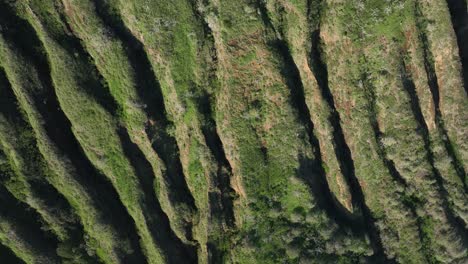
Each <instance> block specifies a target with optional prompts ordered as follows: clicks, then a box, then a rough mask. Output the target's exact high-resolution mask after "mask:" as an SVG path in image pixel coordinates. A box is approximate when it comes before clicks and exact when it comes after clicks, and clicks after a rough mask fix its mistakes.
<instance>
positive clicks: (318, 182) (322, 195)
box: [259, 4, 384, 255]
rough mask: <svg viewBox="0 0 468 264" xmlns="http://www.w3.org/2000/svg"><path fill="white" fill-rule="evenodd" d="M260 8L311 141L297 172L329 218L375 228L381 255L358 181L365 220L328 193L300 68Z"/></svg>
mask: <svg viewBox="0 0 468 264" xmlns="http://www.w3.org/2000/svg"><path fill="white" fill-rule="evenodd" d="M259 9H260V13H261V15H262V18H263V21H264V22H265V24H266V25H267V27H268V28H270V29H271V30H272V31H273V32H275V35H276V39H274V40H272V41H270V43H269V44H270V46H271V47H272V48H273V49H274V50H275V52H276V53H277V55H278V56H279V57H280V58H281V59H282V61H283V63H284V65H283V68H282V69H281V71H282V72H281V74H282V75H283V76H284V77H285V78H286V80H287V86H288V88H289V89H290V93H291V103H292V105H293V106H294V108H295V109H297V111H298V115H299V116H298V117H299V119H300V121H301V123H302V124H303V125H304V127H305V128H306V131H307V134H308V137H309V141H310V144H311V146H312V147H313V148H314V154H315V157H316V160H315V161H311V160H307V159H305V158H304V157H302V158H301V160H302V161H301V166H300V169H299V173H298V174H299V176H300V177H301V178H303V179H304V180H305V182H306V183H308V185H309V187H310V189H311V190H312V192H313V193H314V195H315V196H316V198H317V201H318V203H319V205H320V206H321V207H322V208H323V209H325V211H326V212H327V214H328V215H329V216H330V217H331V218H332V219H334V220H335V221H337V223H339V224H340V226H345V227H348V228H350V229H351V230H353V231H354V232H356V233H357V234H362V233H363V232H364V231H365V229H366V228H369V229H372V230H374V229H375V232H370V238H371V244H372V245H373V247H374V250H375V252H376V254H379V255H380V254H382V255H383V252H384V251H383V247H382V244H381V241H380V238H379V237H378V235H377V231H376V228H375V224H374V223H373V220H372V218H371V217H370V212H369V209H368V208H367V207H366V206H365V204H364V197H363V194H362V191H360V190H361V189H360V186H359V185H358V184H357V185H353V186H351V188H352V189H354V191H353V196H356V197H361V203H360V205H359V208H360V209H361V210H362V213H363V215H364V217H365V219H366V221H364V219H363V218H362V217H360V216H357V215H353V214H350V213H349V211H348V210H347V209H346V208H344V206H343V205H341V204H340V203H339V202H338V201H337V199H336V198H335V196H334V195H333V194H332V193H331V191H330V188H329V186H328V182H327V180H326V178H325V171H324V169H323V167H322V163H323V161H322V159H321V154H320V153H321V152H320V145H319V143H318V139H317V138H316V137H315V135H314V133H313V129H314V127H313V123H312V120H311V116H310V112H309V109H308V107H307V104H306V100H305V95H304V87H303V85H302V81H301V77H300V73H299V70H298V68H297V66H296V65H295V62H294V59H293V58H292V56H291V52H290V50H289V47H288V45H287V43H286V42H285V41H284V40H281V39H279V38H278V33H277V32H276V30H275V28H274V26H273V24H272V23H271V21H270V18H269V17H268V14H267V10H266V7H265V6H264V5H262V4H259ZM356 182H357V180H356ZM353 187H355V188H353ZM356 187H358V188H356ZM359 194H360V196H359Z"/></svg>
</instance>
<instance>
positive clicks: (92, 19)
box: [64, 1, 192, 256]
mask: <svg viewBox="0 0 468 264" xmlns="http://www.w3.org/2000/svg"><path fill="white" fill-rule="evenodd" d="M94 8H95V7H94V5H93V4H92V3H91V2H88V1H64V12H65V13H66V14H67V15H68V19H69V23H70V25H71V28H72V29H73V30H74V32H75V33H76V34H77V35H79V37H80V38H81V39H82V42H83V44H84V45H85V46H86V47H87V50H88V51H89V52H90V54H91V55H92V57H93V60H94V62H95V63H96V65H97V68H98V70H99V71H100V72H101V74H102V75H103V77H104V78H105V81H104V82H105V83H106V84H107V85H108V86H109V90H110V93H111V94H112V96H113V97H114V98H115V99H116V101H117V103H118V105H119V107H120V108H121V109H122V115H120V116H118V119H119V122H121V123H122V126H126V127H128V132H129V135H130V138H131V142H123V140H124V138H122V137H120V140H121V141H122V144H123V145H127V146H128V145H131V144H132V143H133V142H135V143H137V145H138V148H139V149H141V151H144V155H145V159H148V161H149V160H151V161H152V163H151V164H150V165H151V167H152V168H153V169H154V170H153V169H152V172H153V171H154V173H152V175H153V176H156V175H157V177H154V178H153V181H157V182H154V183H155V184H151V185H148V184H149V183H150V182H149V179H148V181H145V184H143V182H142V181H140V185H141V186H142V188H143V190H144V191H143V193H144V195H143V196H144V198H143V199H144V200H145V201H147V202H144V203H145V204H147V205H146V206H149V207H148V208H151V206H152V204H154V203H155V202H157V203H159V201H157V200H153V199H156V197H155V189H154V188H153V186H155V185H160V183H159V182H160V181H164V180H167V179H164V178H163V179H162V178H161V176H160V175H159V174H161V172H160V171H159V170H160V169H163V170H164V169H165V166H164V165H161V161H160V160H159V159H158V158H157V157H156V155H155V154H154V153H153V149H152V146H151V142H150V140H149V139H148V135H147V134H146V133H145V130H146V131H147V128H148V126H149V121H148V119H149V120H154V119H155V117H154V114H151V113H152V110H148V109H158V107H156V108H155V107H154V104H153V103H151V102H156V101H157V100H154V99H159V101H161V102H162V100H161V99H162V98H161V97H160V96H159V97H158V96H157V93H158V92H157V90H156V89H152V88H153V87H154V86H153V85H156V84H157V80H155V78H154V76H153V74H152V72H151V66H150V65H144V62H145V58H146V54H145V52H144V50H143V49H142V46H141V45H138V41H137V40H136V39H135V38H134V37H133V36H131V34H130V33H129V32H127V31H125V32H123V31H122V30H125V28H124V29H120V30H115V29H114V28H113V26H114V24H109V23H111V21H107V20H106V19H104V20H103V21H106V22H107V25H103V22H102V21H101V20H100V18H101V17H104V18H108V16H106V15H105V14H104V15H103V14H102V12H104V11H105V10H106V9H107V7H104V6H102V5H101V6H99V8H98V10H99V11H97V10H96V11H95V10H94ZM80 13H87V14H88V15H89V19H88V20H86V21H83V20H81V19H80V16H79V14H80ZM117 24H118V25H119V26H117V27H118V28H120V26H123V25H120V24H119V23H117ZM102 31H104V32H107V34H106V36H104V37H103V36H102V35H101V32H102ZM114 32H117V33H114ZM129 34H130V35H129ZM121 40H122V42H120V41H121ZM129 41H130V42H129ZM126 46H128V47H134V48H129V49H128V48H124V47H126ZM104 50H105V51H104ZM117 61H119V62H117ZM146 61H147V59H146ZM119 63H120V64H121V66H120V67H117V68H115V69H114V68H113V67H112V65H116V64H119ZM145 66H150V67H149V68H146V67H145ZM142 98H144V99H143V100H142ZM149 105H152V106H151V107H149ZM158 111H159V109H158ZM159 114H162V115H163V116H164V111H161V112H160V113H159ZM161 118H163V117H161ZM158 119H160V118H159V117H158ZM156 132H158V133H159V131H156ZM150 136H151V135H150ZM157 150H158V152H156V153H158V154H159V151H160V149H157ZM125 151H126V150H125V149H124V152H125ZM129 153H130V152H128V153H127V154H126V156H127V157H129V158H130V159H132V157H131V156H129V155H130V154H129ZM171 156H172V155H171ZM163 161H165V160H163ZM161 167H162V168H161ZM135 169H136V170H137V171H138V170H139V168H135ZM162 174H163V175H167V174H166V173H165V171H163V172H162ZM176 180H177V179H176ZM168 182H170V183H173V182H174V181H173V180H170V179H169V180H168ZM179 182H180V179H179ZM184 183H185V182H184V181H183V179H182V187H181V188H182V189H179V188H176V186H174V185H173V184H169V186H168V187H172V188H168V189H169V190H170V192H169V200H170V201H171V202H172V203H173V204H172V206H174V207H175V208H174V209H172V208H169V211H168V210H167V209H168V207H164V209H165V210H166V211H168V215H170V218H171V219H172V220H173V223H172V224H171V225H172V226H173V227H175V230H176V231H179V229H181V230H180V232H181V233H182V235H181V237H182V238H183V239H184V240H185V241H187V240H192V235H191V232H192V230H191V224H190V221H188V220H187V219H190V218H191V217H189V216H185V217H184V215H185V214H187V215H189V214H190V212H188V211H182V212H178V211H177V209H178V208H177V207H178V206H181V207H183V206H184V205H185V203H186V202H187V203H190V199H189V198H188V201H185V200H184V199H181V197H183V196H185V195H187V193H186V192H184V190H183V186H184V185H183V184H184ZM185 186H186V185H185ZM172 189H174V190H176V191H175V192H172ZM160 190H161V189H160ZM186 191H188V190H186ZM188 195H189V196H190V193H188ZM190 197H191V196H190ZM159 198H160V199H161V200H162V201H163V202H164V201H165V200H164V199H166V198H165V196H164V195H159ZM148 199H149V200H148ZM150 201H152V202H150ZM163 202H161V204H163ZM186 207H187V208H189V207H190V206H186ZM171 210H173V211H174V212H172V211H171ZM154 212H155V211H154V210H151V212H149V215H148V217H150V218H159V217H162V218H163V219H164V218H166V217H167V216H166V215H164V214H163V215H159V214H160V213H162V212H158V213H157V214H153V213H154ZM151 222H154V221H153V220H151ZM153 230H157V229H154V228H153ZM178 234H179V233H178ZM161 246H164V245H160V247H161ZM188 248H189V247H188ZM168 256H170V254H168Z"/></svg>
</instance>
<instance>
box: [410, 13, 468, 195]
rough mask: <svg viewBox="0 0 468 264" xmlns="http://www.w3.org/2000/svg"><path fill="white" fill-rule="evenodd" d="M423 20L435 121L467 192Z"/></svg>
mask: <svg viewBox="0 0 468 264" xmlns="http://www.w3.org/2000/svg"><path fill="white" fill-rule="evenodd" d="M415 9H416V11H415V12H416V14H418V16H423V14H422V13H421V10H420V7H419V6H418V5H416V8H415ZM421 20H423V21H420V22H419V23H418V24H417V26H418V30H419V37H420V40H421V44H422V50H423V58H424V67H425V69H426V74H427V83H428V86H429V88H430V90H431V94H432V98H433V101H434V105H435V121H436V124H437V126H438V128H439V130H440V131H441V133H442V140H443V142H444V145H445V148H446V150H447V152H448V154H449V155H450V157H451V158H452V160H453V162H454V164H455V169H456V171H457V174H458V175H459V177H460V179H461V181H462V182H463V187H464V188H465V192H466V191H468V189H467V180H466V172H465V169H464V166H463V164H462V163H461V161H460V160H459V158H458V157H457V155H456V154H455V150H454V148H453V144H452V142H451V141H450V137H449V136H448V133H447V129H446V128H445V125H444V120H443V118H442V113H441V110H440V94H439V89H440V87H439V81H438V79H437V74H436V72H435V69H434V56H433V55H432V52H431V50H430V47H429V43H428V41H429V40H428V38H427V34H426V33H425V31H426V29H425V28H424V26H425V25H424V23H425V22H424V18H421ZM426 23H427V22H426Z"/></svg>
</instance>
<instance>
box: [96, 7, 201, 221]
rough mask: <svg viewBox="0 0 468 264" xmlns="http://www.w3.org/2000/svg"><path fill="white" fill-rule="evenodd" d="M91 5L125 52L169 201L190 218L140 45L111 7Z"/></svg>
mask: <svg viewBox="0 0 468 264" xmlns="http://www.w3.org/2000/svg"><path fill="white" fill-rule="evenodd" d="M95 5H96V12H97V14H98V16H99V17H100V18H101V19H102V21H103V22H104V24H105V25H106V26H107V27H108V28H109V30H111V31H112V32H113V33H114V34H115V35H116V36H117V37H118V38H119V39H120V40H121V41H122V42H123V44H124V45H125V47H126V49H125V52H126V53H127V58H128V59H129V62H130V64H131V66H132V68H133V72H134V74H135V82H136V85H135V87H136V88H137V93H138V95H139V98H140V100H142V101H143V102H144V111H145V112H146V114H147V117H148V118H149V119H150V120H152V121H154V123H155V124H154V125H152V124H151V122H148V123H147V128H146V133H147V135H148V137H149V139H150V140H152V142H153V149H154V151H155V152H156V153H157V154H158V156H159V157H160V158H161V160H162V161H163V162H164V165H165V167H166V171H163V176H164V178H165V180H166V182H167V183H168V187H169V188H168V189H169V197H170V200H171V202H173V203H175V204H184V205H185V206H186V207H187V209H188V210H189V211H190V212H189V214H190V215H192V214H194V213H196V211H197V208H196V205H195V200H194V198H193V196H192V194H191V192H190V190H189V188H188V185H187V182H186V179H185V175H184V172H183V169H182V164H181V162H180V157H179V155H180V153H179V147H178V145H177V141H176V139H175V138H174V137H173V136H172V135H170V134H169V133H168V130H169V129H170V128H171V127H172V126H173V124H172V122H171V121H170V120H169V119H168V118H167V111H166V107H165V104H164V100H163V94H162V91H161V86H160V84H159V82H158V80H157V78H156V76H155V74H154V71H153V67H152V65H151V62H150V60H149V58H148V55H147V54H146V51H145V49H144V45H143V43H141V41H140V40H138V39H137V38H136V37H135V36H134V35H133V34H132V33H131V31H130V30H129V29H128V28H127V27H126V25H125V24H124V22H123V20H122V18H121V15H120V14H118V13H116V12H112V8H111V7H110V6H109V5H108V4H107V3H106V1H103V0H96V1H95ZM190 221H191V220H189V219H186V222H187V223H186V224H187V228H191V225H192V223H191V222H190Z"/></svg>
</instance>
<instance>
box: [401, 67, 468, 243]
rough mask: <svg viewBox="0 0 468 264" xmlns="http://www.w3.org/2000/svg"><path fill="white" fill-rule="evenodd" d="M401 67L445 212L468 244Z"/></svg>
mask: <svg viewBox="0 0 468 264" xmlns="http://www.w3.org/2000/svg"><path fill="white" fill-rule="evenodd" d="M400 68H401V71H402V74H401V76H402V82H403V87H404V88H405V90H406V92H407V93H408V95H409V97H410V101H411V109H412V112H413V114H414V117H415V119H416V121H417V123H418V126H419V128H420V129H421V132H422V138H423V141H424V149H425V151H426V156H427V160H428V161H429V164H430V166H431V170H432V174H433V176H434V178H435V180H436V182H437V187H438V192H439V194H440V196H441V197H442V199H441V200H442V204H443V209H444V212H445V214H446V215H447V218H448V220H449V221H450V222H451V224H452V225H453V227H455V228H456V229H457V233H459V234H463V235H462V236H461V237H462V240H463V243H464V244H465V245H468V230H467V229H466V225H465V222H464V221H463V219H462V218H461V217H460V216H458V215H456V214H455V213H454V212H453V211H452V210H451V209H450V202H449V200H448V196H449V194H448V191H447V190H446V189H445V187H444V183H443V181H444V180H443V177H442V175H441V174H440V172H439V170H438V169H437V168H436V167H435V165H434V163H435V162H434V154H433V152H432V148H431V142H430V136H429V130H428V128H427V125H426V122H425V121H424V116H423V114H422V111H421V108H420V104H419V99H418V97H417V94H416V87H415V85H414V83H413V80H412V77H411V76H410V75H409V73H408V72H407V71H406V65H405V63H404V62H402V66H401V67H400Z"/></svg>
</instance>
